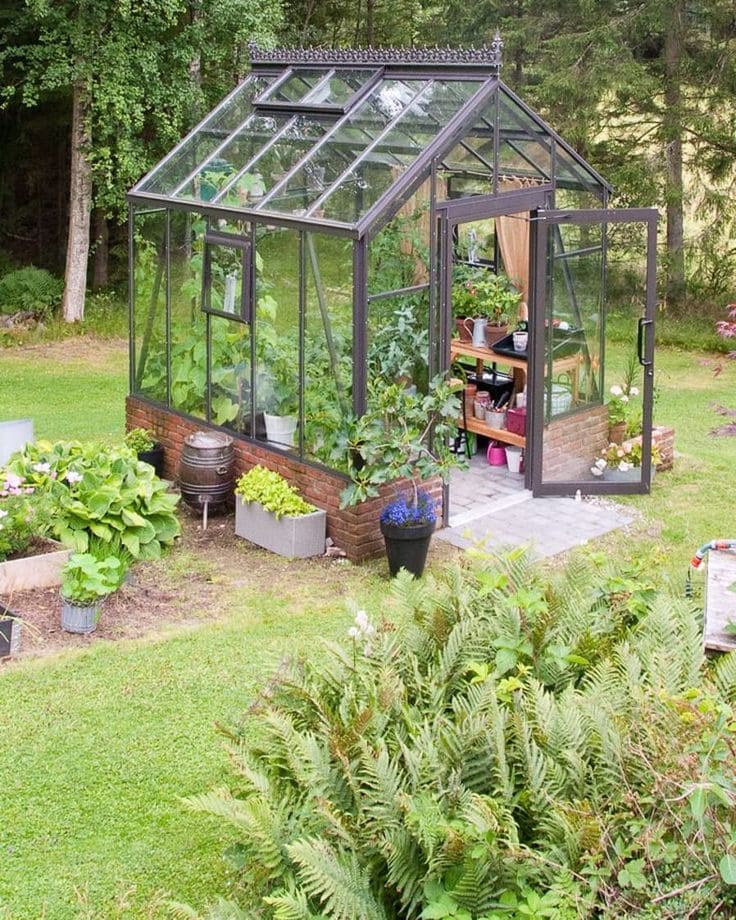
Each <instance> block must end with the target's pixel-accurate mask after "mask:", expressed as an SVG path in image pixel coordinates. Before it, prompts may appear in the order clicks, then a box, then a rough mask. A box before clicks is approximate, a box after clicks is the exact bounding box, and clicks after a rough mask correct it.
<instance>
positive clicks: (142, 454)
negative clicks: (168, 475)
mask: <svg viewBox="0 0 736 920" xmlns="http://www.w3.org/2000/svg"><path fill="white" fill-rule="evenodd" d="M138 459H139V460H140V461H141V462H142V463H148V464H149V465H150V466H152V467H153V468H154V470H155V471H156V475H157V476H158V477H159V478H162V477H163V475H164V449H163V447H162V446H161V445H160V444H156V445H154V446H153V447H152V448H151V450H140V451H138Z"/></svg>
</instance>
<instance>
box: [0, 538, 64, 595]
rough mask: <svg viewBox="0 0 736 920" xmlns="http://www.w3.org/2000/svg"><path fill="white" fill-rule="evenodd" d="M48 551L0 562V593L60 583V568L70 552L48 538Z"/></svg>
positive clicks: (8, 593)
mask: <svg viewBox="0 0 736 920" xmlns="http://www.w3.org/2000/svg"><path fill="white" fill-rule="evenodd" d="M47 542H48V544H49V551H48V552H47V553H40V554H39V555H37V556H26V557H25V558H23V559H13V560H9V561H6V562H0V595H6V596H10V595H11V594H12V593H13V592H14V591H28V590H29V589H31V588H52V587H54V586H55V585H60V584H61V570H62V568H63V567H64V565H65V564H66V562H67V561H68V559H69V556H70V554H71V550H69V549H65V548H64V547H63V546H62V545H61V543H57V542H56V541H55V540H48V541H47Z"/></svg>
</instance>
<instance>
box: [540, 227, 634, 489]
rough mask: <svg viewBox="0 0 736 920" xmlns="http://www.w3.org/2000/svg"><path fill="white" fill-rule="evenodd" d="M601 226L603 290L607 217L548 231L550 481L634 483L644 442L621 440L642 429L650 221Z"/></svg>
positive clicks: (546, 466) (546, 442)
mask: <svg viewBox="0 0 736 920" xmlns="http://www.w3.org/2000/svg"><path fill="white" fill-rule="evenodd" d="M573 219H574V218H573ZM608 228H609V229H608V235H607V237H606V238H605V249H606V287H605V292H604V289H603V284H602V277H603V276H602V272H601V262H602V253H603V243H604V234H605V233H606V228H605V225H603V224H588V225H581V224H578V225H575V224H573V223H572V222H571V221H565V222H564V223H563V224H559V225H552V226H550V227H549V231H548V232H549V234H550V236H549V258H550V259H551V260H552V266H551V288H550V289H549V291H548V297H549V302H548V310H547V326H546V335H545V353H546V363H547V366H546V370H545V381H544V400H545V420H546V424H545V427H544V430H543V480H544V481H545V482H548V483H550V482H571V481H572V482H575V481H581V482H583V483H585V482H593V481H596V480H602V481H612V482H618V481H628V482H633V483H637V482H641V466H640V462H641V449H640V447H639V446H638V444H637V442H636V441H635V440H634V441H630V440H626V439H627V437H633V436H636V435H638V434H639V433H640V432H641V393H642V392H643V389H644V384H643V376H642V368H641V366H640V365H639V363H638V360H637V355H636V334H637V320H638V318H639V317H640V316H642V315H643V314H644V312H645V308H646V302H647V298H646V286H647V278H646V233H647V228H646V224H644V223H625V224H609V225H608ZM612 317H613V320H612ZM568 326H569V328H568ZM609 327H614V331H615V335H611V334H610V332H609ZM578 330H579V331H578ZM611 387H613V392H612V391H611ZM622 397H625V398H623V399H622ZM611 403H612V405H611ZM609 410H611V411H612V412H613V417H615V416H616V413H617V412H619V410H620V413H619V414H620V415H621V416H622V418H624V419H625V422H626V424H625V425H624V426H623V430H622V431H621V432H620V433H619V435H620V437H621V439H622V440H623V444H622V445H613V446H611V445H610V443H609V442H610V440H611V438H610V436H609ZM570 413H573V414H572V415H571V414H570ZM612 433H613V432H611V434H612ZM604 461H605V462H604Z"/></svg>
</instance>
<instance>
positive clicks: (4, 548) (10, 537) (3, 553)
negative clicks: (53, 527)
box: [0, 495, 49, 562]
mask: <svg viewBox="0 0 736 920" xmlns="http://www.w3.org/2000/svg"><path fill="white" fill-rule="evenodd" d="M48 526H49V520H48V514H47V513H45V508H44V507H43V503H42V502H41V499H40V496H35V495H34V496H30V495H10V496H8V497H6V498H0V562H3V561H4V560H6V559H7V558H8V556H22V555H23V554H24V552H25V551H26V550H27V549H28V547H29V546H30V545H31V543H32V542H33V538H34V537H37V536H40V535H42V534H43V533H44V532H45V531H46V530H47V529H48Z"/></svg>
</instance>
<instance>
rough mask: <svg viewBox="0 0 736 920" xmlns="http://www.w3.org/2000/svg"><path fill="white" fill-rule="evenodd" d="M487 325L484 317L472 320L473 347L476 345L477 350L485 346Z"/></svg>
mask: <svg viewBox="0 0 736 920" xmlns="http://www.w3.org/2000/svg"><path fill="white" fill-rule="evenodd" d="M487 325H488V320H487V319H485V317H482V316H479V317H478V318H477V319H475V320H473V345H476V346H477V347H478V348H485V346H486V326H487Z"/></svg>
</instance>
